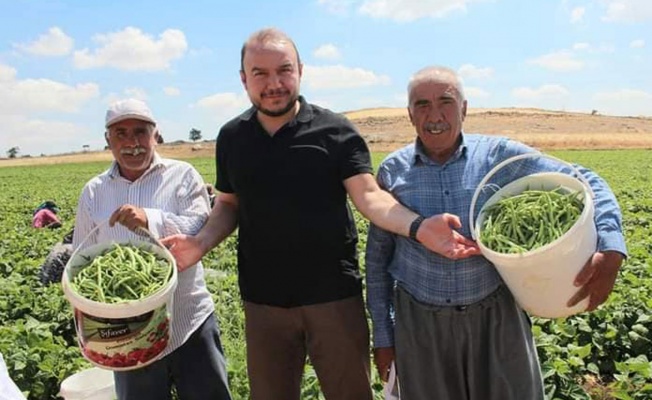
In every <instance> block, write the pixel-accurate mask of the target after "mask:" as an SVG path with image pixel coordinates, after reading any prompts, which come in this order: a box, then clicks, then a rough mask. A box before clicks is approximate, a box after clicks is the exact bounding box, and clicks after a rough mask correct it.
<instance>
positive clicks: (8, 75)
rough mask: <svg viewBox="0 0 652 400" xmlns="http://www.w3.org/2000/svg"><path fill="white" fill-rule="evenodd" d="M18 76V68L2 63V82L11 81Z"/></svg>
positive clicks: (0, 80) (0, 65) (0, 78)
mask: <svg viewBox="0 0 652 400" xmlns="http://www.w3.org/2000/svg"><path fill="white" fill-rule="evenodd" d="M15 78H16V69H15V68H12V67H10V66H8V65H3V64H0V82H11V81H13V80H14V79H15Z"/></svg>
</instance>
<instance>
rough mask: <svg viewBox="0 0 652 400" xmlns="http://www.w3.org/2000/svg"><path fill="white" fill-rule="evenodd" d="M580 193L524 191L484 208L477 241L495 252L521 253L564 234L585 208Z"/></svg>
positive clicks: (550, 241)
mask: <svg viewBox="0 0 652 400" xmlns="http://www.w3.org/2000/svg"><path fill="white" fill-rule="evenodd" d="M581 198H582V193H581V192H567V191H564V190H562V189H561V188H556V189H554V190H550V191H546V190H531V189H530V190H526V191H524V192H522V193H520V194H518V195H515V196H512V197H507V198H504V199H501V200H499V201H498V202H496V203H495V204H492V205H491V206H489V207H487V208H486V209H485V210H484V213H485V219H484V221H483V224H482V227H481V229H480V241H481V242H482V244H484V245H485V246H486V247H487V248H489V249H491V250H493V251H496V252H498V253H524V252H527V251H531V250H534V249H537V248H539V247H542V246H545V245H547V244H549V243H552V242H553V241H555V240H556V239H558V238H559V237H561V236H562V235H563V234H564V233H566V232H567V231H568V230H569V229H570V228H571V227H572V226H573V225H574V224H575V222H576V221H577V219H578V218H579V216H580V215H581V214H582V210H583V209H584V203H583V202H582V200H581Z"/></svg>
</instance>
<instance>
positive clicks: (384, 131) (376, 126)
mask: <svg viewBox="0 0 652 400" xmlns="http://www.w3.org/2000/svg"><path fill="white" fill-rule="evenodd" d="M343 114H344V115H345V116H346V117H347V118H349V119H350V120H351V121H352V122H353V124H354V125H355V126H356V127H357V128H358V130H359V131H360V133H361V134H362V136H363V137H364V138H365V139H366V140H367V143H369V147H370V148H371V149H372V151H392V150H395V149H397V148H399V147H401V146H403V145H405V144H407V143H411V142H412V141H414V138H415V135H416V134H415V131H414V127H412V125H411V124H410V120H409V118H408V113H407V110H406V109H405V108H371V109H364V110H356V111H349V112H345V113H343ZM464 130H465V131H466V132H477V133H487V134H492V135H502V136H507V137H511V138H513V139H516V140H520V141H522V142H524V143H527V144H529V145H531V146H534V147H536V148H539V149H542V150H547V149H625V148H647V149H652V118H649V117H614V116H607V115H599V114H587V113H573V112H563V111H550V110H541V109H535V108H496V109H484V108H477V109H470V110H469V112H468V115H467V118H466V121H465V123H464ZM159 152H160V153H161V154H162V155H164V156H167V157H173V158H191V157H212V156H214V154H215V142H214V141H204V142H201V143H190V142H174V143H165V144H163V145H160V146H159ZM101 160H107V161H108V160H111V153H110V152H109V151H98V152H86V153H73V154H66V155H59V156H45V157H29V158H18V159H11V160H10V159H0V167H2V166H11V165H31V164H56V163H70V162H84V161H101Z"/></svg>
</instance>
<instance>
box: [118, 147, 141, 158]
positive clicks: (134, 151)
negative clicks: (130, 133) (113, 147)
mask: <svg viewBox="0 0 652 400" xmlns="http://www.w3.org/2000/svg"><path fill="white" fill-rule="evenodd" d="M142 153H147V150H145V148H144V147H130V148H126V149H121V150H120V154H128V155H130V156H137V155H138V154H142Z"/></svg>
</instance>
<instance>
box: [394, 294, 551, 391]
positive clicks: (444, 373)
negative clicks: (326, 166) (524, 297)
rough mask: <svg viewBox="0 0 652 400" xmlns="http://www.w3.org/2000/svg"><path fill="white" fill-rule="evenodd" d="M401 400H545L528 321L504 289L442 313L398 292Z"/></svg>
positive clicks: (441, 309) (397, 359) (397, 312)
mask: <svg viewBox="0 0 652 400" xmlns="http://www.w3.org/2000/svg"><path fill="white" fill-rule="evenodd" d="M395 309H396V328H395V349H396V365H397V372H398V377H399V383H400V387H401V400H543V399H544V394H543V382H542V378H541V371H540V369H539V361H538V358H537V353H536V348H535V346H534V341H533V339H532V331H531V328H532V327H531V323H530V319H529V318H528V316H527V315H526V314H525V312H524V311H523V310H521V309H520V308H519V307H518V305H516V303H515V302H514V299H513V297H512V295H511V293H510V292H509V290H507V288H505V287H504V286H502V287H500V288H499V289H497V290H496V291H495V292H494V293H492V294H491V295H489V296H487V297H486V298H485V299H483V300H481V301H479V302H477V303H474V304H471V305H468V306H457V307H455V306H452V307H439V306H431V305H427V304H423V303H419V302H418V301H416V300H415V299H414V298H413V297H412V296H411V295H410V294H409V293H407V292H406V291H405V290H404V289H402V288H400V287H399V288H397V290H396V300H395Z"/></svg>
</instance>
